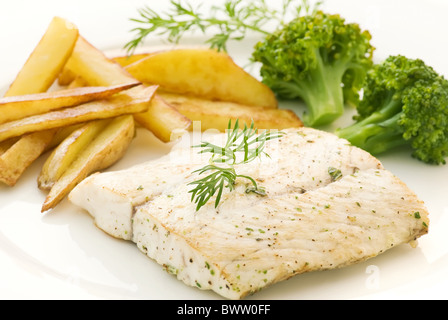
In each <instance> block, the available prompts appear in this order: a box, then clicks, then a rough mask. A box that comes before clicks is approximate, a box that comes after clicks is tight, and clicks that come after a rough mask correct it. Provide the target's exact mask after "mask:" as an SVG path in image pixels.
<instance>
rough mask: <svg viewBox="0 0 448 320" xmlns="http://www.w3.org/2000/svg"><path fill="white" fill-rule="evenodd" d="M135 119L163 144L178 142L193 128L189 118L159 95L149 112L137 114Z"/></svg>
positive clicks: (155, 96) (153, 101) (153, 100)
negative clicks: (180, 137)
mask: <svg viewBox="0 0 448 320" xmlns="http://www.w3.org/2000/svg"><path fill="white" fill-rule="evenodd" d="M134 119H135V120H136V121H137V122H138V124H140V125H141V126H143V127H145V128H146V129H148V130H150V131H151V132H152V133H153V134H154V135H155V136H156V137H157V138H159V139H160V140H161V141H163V142H170V141H174V140H176V139H177V138H178V137H179V136H180V135H181V134H182V132H185V131H187V130H188V129H189V128H190V126H191V120H190V119H189V118H187V117H185V116H184V115H182V114H181V113H179V111H177V110H176V109H175V108H173V107H172V106H171V105H169V104H168V103H167V102H166V101H165V100H163V99H162V98H161V97H160V96H158V95H157V94H156V95H154V98H153V99H152V101H151V104H150V106H149V108H148V110H147V111H145V112H143V113H135V114H134Z"/></svg>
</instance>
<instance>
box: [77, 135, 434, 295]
mask: <svg viewBox="0 0 448 320" xmlns="http://www.w3.org/2000/svg"><path fill="white" fill-rule="evenodd" d="M284 132H285V135H284V136H283V137H282V138H280V139H278V140H273V141H270V142H269V143H268V145H267V146H266V149H265V150H266V152H267V153H268V154H269V155H270V158H269V157H262V158H261V159H260V161H256V162H251V163H249V164H243V165H239V166H237V167H236V171H237V172H238V174H244V175H249V176H251V177H253V178H255V179H256V180H257V181H258V183H259V184H261V185H262V186H263V187H264V188H265V190H266V195H265V196H261V195H257V194H255V193H247V192H246V190H247V186H248V185H247V180H237V182H236V185H235V190H234V191H232V192H229V191H225V192H224V193H223V195H222V198H221V202H220V204H219V206H218V207H217V208H215V206H214V199H213V198H212V199H211V201H209V203H207V204H206V205H205V206H203V207H202V208H201V209H200V210H199V211H197V212H196V206H195V204H194V203H192V202H191V198H190V197H191V194H190V193H188V191H189V190H190V189H191V186H188V183H189V182H191V181H194V180H197V179H198V175H197V173H193V171H194V170H196V169H198V168H200V167H202V166H203V165H204V164H206V163H207V160H208V159H207V158H206V157H205V158H204V157H203V156H198V155H197V150H194V149H193V150H192V149H191V148H190V146H181V147H179V148H174V149H173V150H172V151H171V153H170V154H168V155H167V156H165V157H162V158H160V159H158V160H155V161H151V162H147V163H143V164H140V165H137V166H134V167H132V168H129V169H126V170H122V171H116V172H104V173H98V174H94V175H92V176H90V177H88V178H86V179H85V180H84V181H82V182H81V183H80V184H79V185H78V186H77V187H76V188H75V189H74V190H73V191H72V192H71V194H70V196H69V199H70V201H72V202H73V203H74V204H75V205H78V206H80V207H81V208H83V209H85V210H87V211H88V212H89V213H90V214H91V215H92V217H93V219H94V221H95V223H96V225H97V226H98V227H99V228H100V229H102V230H103V231H105V232H106V233H108V234H110V235H112V236H114V237H118V238H122V239H126V240H130V241H133V242H135V243H136V245H137V246H138V248H140V250H141V251H143V252H144V253H145V254H147V255H148V256H149V257H150V258H152V259H154V260H155V261H157V263H159V264H161V265H163V266H164V267H165V268H166V270H167V271H168V272H170V273H173V274H175V275H176V276H177V278H178V279H179V280H181V281H183V282H184V283H186V284H187V285H191V286H194V287H197V288H200V289H204V290H206V289H208V290H213V291H215V292H216V293H218V294H219V295H221V296H222V297H225V298H228V299H242V298H244V297H245V296H247V295H248V294H253V293H255V292H257V291H258V290H260V289H262V288H265V287H266V286H269V285H271V284H274V283H276V282H279V281H282V280H285V279H288V278H290V277H292V276H294V275H297V274H300V273H304V272H309V271H314V270H326V269H333V268H339V267H343V266H346V265H350V264H353V263H357V262H360V261H364V260H366V259H368V258H371V257H375V256H377V255H378V254H380V253H382V252H384V251H386V250H388V249H390V248H392V247H394V246H397V245H399V244H402V243H413V242H414V240H416V239H417V238H418V237H420V236H422V235H424V234H426V233H427V232H428V225H429V219H428V212H427V209H426V208H425V205H424V203H423V202H422V201H421V200H419V198H418V197H417V196H416V194H415V193H414V192H412V191H411V190H410V189H409V188H408V187H407V186H406V185H405V184H404V183H403V182H402V181H401V180H400V179H398V178H397V177H396V176H394V175H393V174H392V173H391V172H389V171H388V170H386V169H385V168H384V167H383V166H382V164H381V162H380V161H379V160H378V159H376V158H375V157H373V156H371V155H370V154H368V153H367V152H365V151H363V150H361V149H359V148H356V147H353V146H351V145H349V143H348V142H347V141H346V140H343V139H339V138H338V137H336V136H335V135H333V134H331V133H327V132H323V131H319V130H315V129H311V128H299V129H290V130H284ZM223 137H224V135H222V134H221V135H217V136H216V137H215V138H216V139H217V140H218V141H220V140H222V139H224V138H223ZM330 168H332V169H337V170H340V172H341V175H342V176H341V177H340V178H339V179H335V177H334V176H333V175H331V174H329V169H330Z"/></svg>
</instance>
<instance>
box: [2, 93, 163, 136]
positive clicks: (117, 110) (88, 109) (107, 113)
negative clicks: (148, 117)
mask: <svg viewBox="0 0 448 320" xmlns="http://www.w3.org/2000/svg"><path fill="white" fill-rule="evenodd" d="M156 89H157V86H151V87H145V86H138V87H135V88H132V89H128V90H126V91H123V92H121V93H118V94H116V95H114V96H113V97H111V98H109V99H104V100H95V101H91V102H87V103H84V104H81V105H79V106H75V107H72V108H65V109H62V110H56V111H52V112H48V113H44V114H40V115H36V116H30V117H27V118H24V119H20V120H16V121H11V122H7V123H4V124H1V125H0V141H3V140H6V139H9V138H12V137H16V136H21V135H23V134H27V133H30V132H35V131H41V130H47V129H53V128H59V127H63V126H70V125H74V124H77V123H81V122H87V121H91V120H97V119H105V118H111V117H117V116H120V115H124V114H132V113H138V112H144V111H146V110H148V108H149V106H150V101H151V99H152V97H153V95H154V92H155V91H156Z"/></svg>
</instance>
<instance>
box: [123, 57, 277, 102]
mask: <svg viewBox="0 0 448 320" xmlns="http://www.w3.org/2000/svg"><path fill="white" fill-rule="evenodd" d="M125 69H126V70H127V71H128V72H129V73H130V74H131V75H132V76H134V78H136V79H137V80H139V81H141V82H143V83H146V84H158V85H159V86H160V89H163V90H166V91H170V92H174V93H182V94H190V95H193V96H197V97H200V98H204V99H209V100H220V101H230V102H235V103H240V104H244V105H248V106H262V107H267V108H277V106H278V104H277V100H276V97H275V95H274V93H273V92H272V90H271V89H270V88H269V87H267V86H266V85H265V84H263V83H261V82H260V81H258V80H257V79H256V78H254V77H253V76H251V75H250V74H249V73H247V72H246V71H245V70H243V69H242V68H241V67H239V66H238V65H237V64H235V62H234V61H233V60H232V59H231V57H230V56H229V55H228V54H225V53H222V52H218V51H216V50H212V49H199V48H193V49H175V50H170V51H162V52H159V53H157V54H154V55H150V56H148V57H146V58H144V59H141V60H138V61H137V62H135V63H133V64H130V65H128V66H127V67H125Z"/></svg>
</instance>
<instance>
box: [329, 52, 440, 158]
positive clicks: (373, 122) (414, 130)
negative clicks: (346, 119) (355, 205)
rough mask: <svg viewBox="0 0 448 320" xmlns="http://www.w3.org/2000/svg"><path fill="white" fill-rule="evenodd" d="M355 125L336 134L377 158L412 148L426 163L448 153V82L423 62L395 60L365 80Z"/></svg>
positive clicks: (375, 67)
mask: <svg viewBox="0 0 448 320" xmlns="http://www.w3.org/2000/svg"><path fill="white" fill-rule="evenodd" d="M357 112H358V115H356V116H355V117H354V119H355V121H356V122H355V123H353V124H352V125H350V126H348V127H346V128H343V129H339V130H336V134H337V135H338V136H339V137H341V138H345V139H347V140H348V141H350V142H351V143H352V144H353V145H355V146H358V147H360V148H362V149H364V150H366V151H369V152H370V153H372V154H374V155H376V154H379V153H382V152H384V151H387V150H390V149H392V148H395V147H397V146H401V145H408V146H410V147H411V149H412V155H413V156H414V157H416V158H417V159H420V160H421V161H423V162H425V163H433V164H445V157H446V155H447V154H448V81H447V80H446V79H445V78H444V77H443V76H441V75H439V74H438V73H437V72H436V71H435V70H434V69H433V68H432V67H430V66H428V65H426V64H425V63H424V62H423V61H422V60H420V59H410V58H407V57H404V56H402V55H397V56H390V57H388V58H387V59H386V60H385V61H384V62H383V63H380V64H377V65H375V66H374V67H373V68H372V69H371V70H370V71H369V72H368V73H367V76H366V82H365V85H364V87H363V98H362V99H361V101H360V103H359V105H358V107H357Z"/></svg>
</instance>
